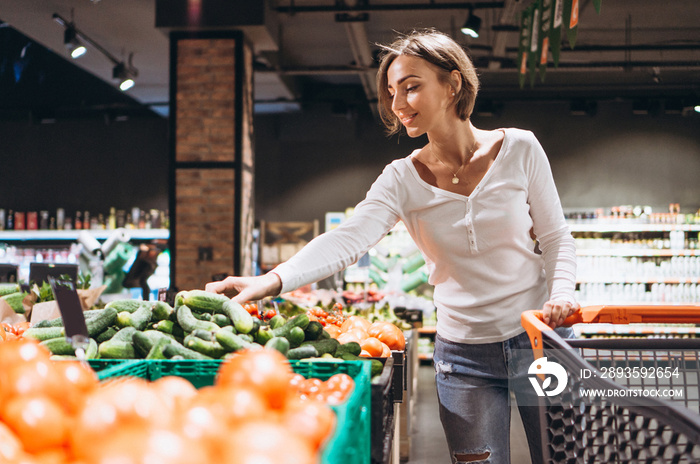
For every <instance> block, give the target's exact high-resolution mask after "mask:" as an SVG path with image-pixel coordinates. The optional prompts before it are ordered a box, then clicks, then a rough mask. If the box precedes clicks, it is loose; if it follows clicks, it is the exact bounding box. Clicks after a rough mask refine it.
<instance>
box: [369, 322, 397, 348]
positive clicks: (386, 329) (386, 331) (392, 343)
mask: <svg viewBox="0 0 700 464" xmlns="http://www.w3.org/2000/svg"><path fill="white" fill-rule="evenodd" d="M367 333H368V334H369V335H370V336H371V337H376V338H378V339H379V340H380V341H382V342H384V343H386V345H387V346H388V347H389V348H390V349H392V350H403V349H404V348H405V347H406V338H405V337H404V335H403V331H401V329H399V328H398V327H396V326H395V325H394V324H392V323H391V322H386V321H377V322H374V323H372V325H371V326H370V327H369V329H367Z"/></svg>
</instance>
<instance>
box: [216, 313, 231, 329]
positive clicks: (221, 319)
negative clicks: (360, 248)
mask: <svg viewBox="0 0 700 464" xmlns="http://www.w3.org/2000/svg"><path fill="white" fill-rule="evenodd" d="M211 321H212V322H213V323H214V324H216V325H218V326H219V327H226V326H227V325H231V319H229V318H228V316H227V315H225V314H214V315H213V316H212V317H211Z"/></svg>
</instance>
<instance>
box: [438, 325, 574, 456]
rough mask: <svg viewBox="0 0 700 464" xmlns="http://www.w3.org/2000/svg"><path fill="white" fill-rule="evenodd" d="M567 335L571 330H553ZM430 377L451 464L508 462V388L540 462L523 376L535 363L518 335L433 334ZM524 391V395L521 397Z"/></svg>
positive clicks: (532, 399)
mask: <svg viewBox="0 0 700 464" xmlns="http://www.w3.org/2000/svg"><path fill="white" fill-rule="evenodd" d="M557 333H558V334H559V335H560V336H562V337H564V338H570V337H571V334H572V333H573V331H572V330H571V329H570V328H569V329H564V330H561V329H557ZM433 361H434V363H435V381H436V383H437V393H438V401H439V404H440V420H441V421H442V426H443V429H444V430H445V437H446V438H447V444H448V446H449V448H450V456H451V457H452V462H453V463H463V462H474V463H489V464H509V463H510V417H511V413H510V407H511V405H510V403H511V402H510V390H509V384H510V388H512V390H513V391H514V393H515V395H516V402H518V398H519V397H520V398H521V401H520V403H522V404H524V405H525V406H521V405H519V406H518V410H519V412H520V417H521V418H522V421H523V425H524V427H525V434H526V436H527V441H528V445H529V447H530V458H531V459H532V462H533V464H539V463H541V462H542V452H541V432H540V426H539V420H540V419H539V409H538V407H537V406H532V405H533V404H537V402H536V401H537V399H536V398H537V396H536V393H535V391H534V389H533V388H532V385H531V384H530V382H529V380H528V378H527V370H528V368H529V367H530V364H531V363H532V362H533V361H534V356H533V353H532V347H531V344H530V339H529V338H528V336H527V333H522V334H520V335H517V336H515V337H513V338H511V339H508V340H505V341H503V342H496V343H484V344H463V343H455V342H451V341H449V340H445V339H444V338H442V337H440V335H436V337H435V352H434V354H433ZM523 395H529V398H528V397H525V396H523Z"/></svg>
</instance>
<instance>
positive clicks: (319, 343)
mask: <svg viewBox="0 0 700 464" xmlns="http://www.w3.org/2000/svg"><path fill="white" fill-rule="evenodd" d="M307 345H311V346H313V347H314V348H316V351H318V354H319V356H323V355H324V354H330V355H332V356H335V353H336V351H337V349H338V347H339V346H340V342H339V341H338V340H336V339H335V338H327V339H324V340H309V341H305V342H304V343H302V344H301V346H307Z"/></svg>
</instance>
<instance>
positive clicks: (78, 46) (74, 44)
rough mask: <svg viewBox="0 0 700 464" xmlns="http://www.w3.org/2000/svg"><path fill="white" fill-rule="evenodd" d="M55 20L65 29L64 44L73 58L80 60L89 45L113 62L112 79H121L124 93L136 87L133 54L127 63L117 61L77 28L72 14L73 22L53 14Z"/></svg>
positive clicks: (120, 85) (136, 72) (120, 83)
mask: <svg viewBox="0 0 700 464" xmlns="http://www.w3.org/2000/svg"><path fill="white" fill-rule="evenodd" d="M53 19H54V21H56V22H57V23H58V24H60V25H61V26H63V27H64V28H65V31H64V32H63V43H64V44H65V46H66V49H67V50H68V51H69V52H70V54H71V57H72V58H78V57H80V56H82V55H83V54H85V52H86V51H87V48H86V47H85V44H88V45H90V46H91V47H92V48H94V49H96V50H97V51H99V52H100V53H102V54H103V55H104V56H105V57H106V58H107V59H108V60H109V61H111V62H112V64H113V65H114V67H113V68H112V77H113V78H114V79H119V88H120V89H121V90H122V91H127V90H129V89H130V88H132V87H133V86H134V79H136V77H137V76H138V74H139V72H138V70H137V69H136V68H135V67H134V66H133V65H132V63H131V61H132V58H133V56H134V54H133V53H132V54H130V55H129V60H128V62H127V63H124V61H122V60H119V59H117V58H116V57H115V56H114V55H112V54H111V53H109V52H108V51H107V50H105V49H104V48H103V47H102V46H101V45H100V44H98V43H97V42H95V41H94V40H92V39H91V38H90V37H88V36H87V35H85V33H84V32H82V31H80V30H78V28H77V27H75V24H74V23H73V20H72V13H71V21H66V20H65V19H64V18H62V17H61V16H60V15H58V13H54V14H53Z"/></svg>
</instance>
